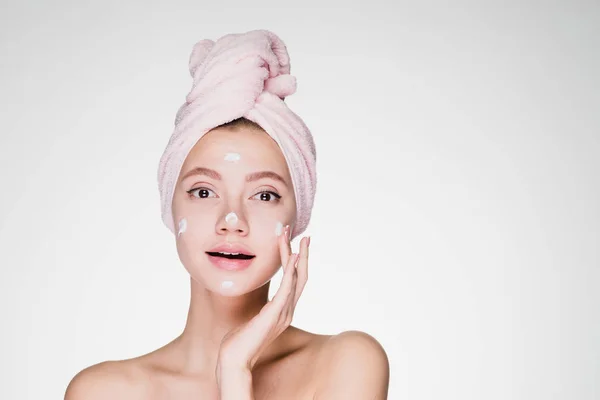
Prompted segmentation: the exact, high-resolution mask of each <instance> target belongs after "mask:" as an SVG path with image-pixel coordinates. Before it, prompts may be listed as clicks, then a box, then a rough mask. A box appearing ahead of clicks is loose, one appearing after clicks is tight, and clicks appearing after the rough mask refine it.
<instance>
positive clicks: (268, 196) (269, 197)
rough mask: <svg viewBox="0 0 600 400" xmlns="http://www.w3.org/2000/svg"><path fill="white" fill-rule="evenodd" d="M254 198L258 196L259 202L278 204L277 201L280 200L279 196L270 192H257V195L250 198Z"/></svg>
mask: <svg viewBox="0 0 600 400" xmlns="http://www.w3.org/2000/svg"><path fill="white" fill-rule="evenodd" d="M256 196H259V198H258V200H261V201H271V202H278V201H279V199H281V196H280V195H278V194H277V193H275V192H271V191H263V192H259V193H257V194H255V195H254V196H252V198H255V197H256Z"/></svg>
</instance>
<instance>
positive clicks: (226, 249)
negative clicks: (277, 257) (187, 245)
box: [206, 243, 256, 260]
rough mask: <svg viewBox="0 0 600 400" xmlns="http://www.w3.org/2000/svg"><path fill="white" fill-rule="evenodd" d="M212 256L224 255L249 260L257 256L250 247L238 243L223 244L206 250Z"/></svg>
mask: <svg viewBox="0 0 600 400" xmlns="http://www.w3.org/2000/svg"><path fill="white" fill-rule="evenodd" d="M206 254H208V255H211V256H215V257H218V256H224V257H225V258H232V259H244V260H249V259H251V258H254V257H256V256H255V255H254V254H252V252H251V251H250V250H248V248H246V247H245V246H242V245H241V244H238V243H235V244H234V243H228V244H222V245H219V246H217V247H214V248H212V249H210V250H209V251H207V252H206Z"/></svg>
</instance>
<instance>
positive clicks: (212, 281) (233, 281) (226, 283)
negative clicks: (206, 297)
mask: <svg viewBox="0 0 600 400" xmlns="http://www.w3.org/2000/svg"><path fill="white" fill-rule="evenodd" d="M185 268H186V270H187V272H188V273H189V274H190V276H191V278H192V279H193V280H194V281H196V282H197V283H198V284H200V286H202V287H204V288H206V289H207V290H208V291H210V292H212V293H215V294H217V295H220V296H224V297H237V296H243V295H245V294H248V293H251V292H253V291H255V290H257V289H259V288H261V287H263V286H264V285H266V284H267V283H269V282H270V281H271V279H273V276H275V274H276V273H277V271H278V270H279V268H277V267H273V266H266V265H258V264H256V265H252V266H250V267H249V268H248V269H246V270H243V271H226V270H220V269H218V268H216V267H215V266H214V265H213V264H211V263H210V262H209V263H201V265H194V266H192V267H191V268H188V267H185Z"/></svg>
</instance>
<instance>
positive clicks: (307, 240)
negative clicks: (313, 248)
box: [306, 236, 310, 246]
mask: <svg viewBox="0 0 600 400" xmlns="http://www.w3.org/2000/svg"><path fill="white" fill-rule="evenodd" d="M306 245H307V246H310V236H308V237H307V239H306Z"/></svg>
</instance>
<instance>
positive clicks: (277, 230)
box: [275, 222, 283, 236]
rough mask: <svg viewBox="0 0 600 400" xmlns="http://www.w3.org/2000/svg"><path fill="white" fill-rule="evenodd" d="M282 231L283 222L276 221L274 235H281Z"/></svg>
mask: <svg viewBox="0 0 600 400" xmlns="http://www.w3.org/2000/svg"><path fill="white" fill-rule="evenodd" d="M282 233H283V224H282V223H281V222H277V225H275V236H281V234H282Z"/></svg>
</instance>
